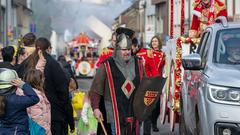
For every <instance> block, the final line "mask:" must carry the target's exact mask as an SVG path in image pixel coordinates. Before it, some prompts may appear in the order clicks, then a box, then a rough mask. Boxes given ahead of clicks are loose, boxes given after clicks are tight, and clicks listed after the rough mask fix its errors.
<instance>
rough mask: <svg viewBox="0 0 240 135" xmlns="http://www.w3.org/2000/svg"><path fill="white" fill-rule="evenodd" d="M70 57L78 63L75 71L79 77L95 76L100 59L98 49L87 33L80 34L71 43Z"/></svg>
mask: <svg viewBox="0 0 240 135" xmlns="http://www.w3.org/2000/svg"><path fill="white" fill-rule="evenodd" d="M68 44H69V46H70V55H71V56H72V59H74V61H75V62H76V64H75V71H76V76H78V77H93V76H94V74H95V68H94V66H95V63H96V61H97V59H98V55H97V52H98V48H97V45H96V43H94V42H93V41H92V40H91V39H90V38H89V37H88V36H87V35H86V34H85V33H80V34H79V36H77V37H75V38H74V39H73V40H72V41H71V42H69V43H68Z"/></svg>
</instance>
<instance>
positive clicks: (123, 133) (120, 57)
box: [89, 33, 144, 135]
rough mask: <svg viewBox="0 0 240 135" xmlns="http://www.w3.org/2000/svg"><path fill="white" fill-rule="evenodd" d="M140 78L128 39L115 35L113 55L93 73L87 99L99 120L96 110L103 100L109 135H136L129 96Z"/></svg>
mask: <svg viewBox="0 0 240 135" xmlns="http://www.w3.org/2000/svg"><path fill="white" fill-rule="evenodd" d="M143 76H144V70H143V65H142V63H141V61H140V60H139V58H137V57H135V56H132V55H131V39H130V38H129V36H128V35H127V34H124V33H122V34H119V35H118V36H117V43H116V46H115V50H114V53H113V55H112V56H111V57H109V58H108V59H106V60H105V61H104V62H103V63H102V64H101V65H100V67H99V69H98V70H97V73H96V75H95V77H94V80H93V83H92V86H91V89H90V93H89V94H90V100H91V103H92V108H93V110H94V115H95V117H96V118H97V119H98V120H99V121H102V120H103V116H102V112H101V111H100V110H99V101H100V97H101V96H103V97H104V104H105V107H106V110H108V111H107V122H108V123H111V132H112V134H113V135H132V134H139V123H138V121H137V119H136V118H135V117H134V113H133V97H134V95H135V93H136V91H137V88H138V86H139V84H140V80H141V79H142V77H143Z"/></svg>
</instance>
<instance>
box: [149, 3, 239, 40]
mask: <svg viewBox="0 0 240 135" xmlns="http://www.w3.org/2000/svg"><path fill="white" fill-rule="evenodd" d="M194 1H195V0H184V12H185V14H184V16H185V21H184V25H185V31H184V33H185V34H186V35H188V31H189V28H190V25H191V20H192V10H193V6H192V5H193V3H194ZM221 1H222V2H224V3H225V4H226V7H227V12H228V20H229V21H240V8H239V5H240V1H239V0H221ZM151 2H152V4H153V5H155V13H156V20H155V21H156V27H155V33H156V34H159V35H160V37H161V38H162V39H168V37H169V35H170V14H171V5H170V4H171V0H151ZM181 2H182V0H173V14H174V20H173V32H174V34H173V35H174V37H179V36H180V35H181V34H180V33H181V32H180V24H181Z"/></svg>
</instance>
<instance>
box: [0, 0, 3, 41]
mask: <svg viewBox="0 0 240 135" xmlns="http://www.w3.org/2000/svg"><path fill="white" fill-rule="evenodd" d="M2 21H3V18H2V0H0V38H1V39H0V41H3V40H2V39H3V38H2V37H3V31H2V28H3V27H2V24H3V23H2Z"/></svg>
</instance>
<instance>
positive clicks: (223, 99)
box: [208, 85, 240, 105]
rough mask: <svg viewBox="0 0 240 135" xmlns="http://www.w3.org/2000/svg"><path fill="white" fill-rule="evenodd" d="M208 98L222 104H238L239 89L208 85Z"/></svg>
mask: <svg viewBox="0 0 240 135" xmlns="http://www.w3.org/2000/svg"><path fill="white" fill-rule="evenodd" d="M208 89H209V96H208V97H209V99H210V100H211V101H213V102H217V103H223V104H234V105H240V89H237V88H227V87H220V86H213V85H208Z"/></svg>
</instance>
